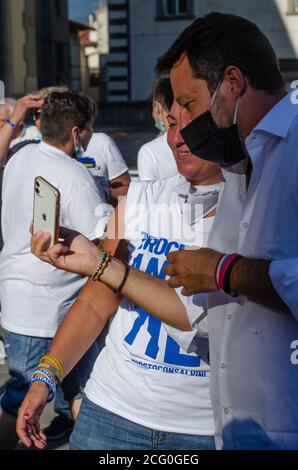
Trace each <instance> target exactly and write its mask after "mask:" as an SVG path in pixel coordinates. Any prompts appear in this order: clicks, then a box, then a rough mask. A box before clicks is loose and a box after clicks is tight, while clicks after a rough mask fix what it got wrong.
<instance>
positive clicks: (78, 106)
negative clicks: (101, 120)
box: [40, 91, 97, 145]
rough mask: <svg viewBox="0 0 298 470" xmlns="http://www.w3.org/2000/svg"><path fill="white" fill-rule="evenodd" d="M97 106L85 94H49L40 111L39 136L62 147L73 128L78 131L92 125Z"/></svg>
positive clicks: (66, 92)
mask: <svg viewBox="0 0 298 470" xmlns="http://www.w3.org/2000/svg"><path fill="white" fill-rule="evenodd" d="M96 110H97V104H96V103H95V101H94V100H93V99H92V98H90V97H89V96H88V95H86V94H85V93H77V92H73V91H65V92H63V93H60V92H54V93H50V94H49V95H48V96H47V97H46V99H45V102H44V104H43V106H42V110H41V123H40V124H41V129H40V130H41V134H42V137H43V139H45V140H47V141H49V142H55V143H57V144H61V145H64V144H65V143H66V142H67V141H68V139H69V134H70V131H71V129H72V128H73V127H76V126H77V127H78V128H79V129H80V130H83V129H85V127H86V125H88V124H89V123H92V121H93V120H94V118H95V116H96Z"/></svg>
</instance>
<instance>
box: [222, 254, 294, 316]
mask: <svg viewBox="0 0 298 470" xmlns="http://www.w3.org/2000/svg"><path fill="white" fill-rule="evenodd" d="M269 266H270V262H269V261H267V260H254V259H248V258H240V259H239V260H238V261H237V262H236V263H235V265H234V267H233V269H232V272H231V277H230V288H231V291H232V292H237V293H238V294H240V295H242V296H243V297H247V298H248V299H249V300H252V301H253V302H257V303H259V304H263V305H265V306H268V307H274V308H275V309H280V310H287V311H288V307H287V306H286V304H285V303H284V302H283V300H282V299H281V298H280V297H279V295H278V294H277V292H276V290H275V289H274V287H273V285H272V283H271V280H270V276H269Z"/></svg>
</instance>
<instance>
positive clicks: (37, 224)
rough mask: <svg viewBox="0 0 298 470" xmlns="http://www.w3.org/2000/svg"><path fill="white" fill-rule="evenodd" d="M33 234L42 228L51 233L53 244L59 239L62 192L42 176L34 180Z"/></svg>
mask: <svg viewBox="0 0 298 470" xmlns="http://www.w3.org/2000/svg"><path fill="white" fill-rule="evenodd" d="M33 200H34V202H33V234H34V233H36V232H39V231H40V230H42V231H43V232H48V233H50V234H51V244H50V246H53V245H55V243H57V241H58V232H59V218H60V192H59V190H58V189H57V188H55V186H53V185H52V184H51V183H49V182H48V181H47V180H45V179H44V178H42V176H37V177H36V178H35V180H34V198H33Z"/></svg>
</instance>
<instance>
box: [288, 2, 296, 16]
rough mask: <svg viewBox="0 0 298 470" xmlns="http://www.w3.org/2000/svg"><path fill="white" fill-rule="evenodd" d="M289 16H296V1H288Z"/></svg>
mask: <svg viewBox="0 0 298 470" xmlns="http://www.w3.org/2000/svg"><path fill="white" fill-rule="evenodd" d="M288 4H289V12H288V13H289V15H298V0H288Z"/></svg>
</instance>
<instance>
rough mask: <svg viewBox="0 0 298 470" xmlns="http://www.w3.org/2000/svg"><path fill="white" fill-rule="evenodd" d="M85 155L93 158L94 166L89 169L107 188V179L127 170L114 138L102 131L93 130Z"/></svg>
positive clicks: (110, 179) (109, 179)
mask: <svg viewBox="0 0 298 470" xmlns="http://www.w3.org/2000/svg"><path fill="white" fill-rule="evenodd" d="M85 155H86V156H87V157H92V158H94V160H95V162H96V168H95V169H92V170H90V171H91V173H92V175H93V176H94V177H95V180H97V181H99V182H100V184H104V185H105V188H107V189H108V187H109V181H112V180H113V179H115V178H118V176H121V175H123V174H124V173H126V172H127V171H128V167H127V165H126V163H125V161H124V159H123V156H122V155H121V152H120V150H119V149H118V147H117V145H116V143H115V142H114V140H113V139H112V138H111V137H110V136H108V135H107V134H104V133H103V132H95V133H94V134H93V135H92V138H91V140H90V142H89V145H88V147H87V149H86V152H85Z"/></svg>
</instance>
